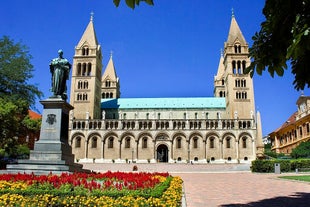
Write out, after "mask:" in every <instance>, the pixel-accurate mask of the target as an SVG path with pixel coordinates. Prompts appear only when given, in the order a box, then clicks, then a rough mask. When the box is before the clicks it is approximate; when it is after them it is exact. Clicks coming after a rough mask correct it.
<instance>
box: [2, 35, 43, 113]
mask: <svg viewBox="0 0 310 207" xmlns="http://www.w3.org/2000/svg"><path fill="white" fill-rule="evenodd" d="M31 58H32V57H31V55H30V54H29V52H28V48H27V47H26V46H25V45H23V44H21V43H16V44H15V43H14V42H13V40H10V39H9V37H7V36H3V38H1V39H0V98H5V99H7V100H8V101H12V102H13V103H15V102H18V100H24V101H26V103H27V104H28V106H27V107H30V106H34V104H35V100H36V98H40V97H41V96H42V92H41V91H40V90H39V89H38V87H37V86H36V85H33V84H29V83H28V81H29V79H31V78H32V77H33V71H34V70H33V66H32V65H31V63H30V59H31Z"/></svg>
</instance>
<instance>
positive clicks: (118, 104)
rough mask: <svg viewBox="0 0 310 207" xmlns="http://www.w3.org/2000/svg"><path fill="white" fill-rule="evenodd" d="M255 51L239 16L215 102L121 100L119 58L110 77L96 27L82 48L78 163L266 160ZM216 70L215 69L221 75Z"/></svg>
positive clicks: (74, 121)
mask: <svg viewBox="0 0 310 207" xmlns="http://www.w3.org/2000/svg"><path fill="white" fill-rule="evenodd" d="M249 64H250V59H249V57H248V44H247V42H246V40H245V38H244V36H243V35H242V32H241V30H240V28H239V26H238V24H237V21H236V19H235V17H234V16H232V19H231V24H230V29H229V33H228V38H227V41H226V42H225V43H224V51H223V53H222V54H221V56H220V60H219V66H218V69H217V75H216V76H215V77H214V97H182V98H181V97H180V98H121V95H120V94H121V93H120V79H119V77H118V76H117V73H116V69H115V67H114V62H113V58H112V56H111V57H110V59H109V61H108V63H107V66H106V67H105V69H104V71H103V72H102V69H103V63H102V53H101V46H100V45H99V44H98V40H97V37H96V33H95V29H94V24H93V19H92V18H91V19H90V22H89V24H88V26H87V28H86V29H85V31H84V34H83V35H82V37H81V39H80V41H79V43H78V44H77V46H76V47H75V55H74V57H73V67H72V78H71V81H72V82H71V96H70V104H71V105H72V106H74V110H73V111H72V113H71V118H70V123H69V143H70V144H71V146H72V149H73V153H74V155H75V159H76V161H80V162H96V163H111V162H115V163H124V162H137V163H155V162H169V163H182V162H183V163H185V162H193V163H208V162H210V163H243V162H250V161H251V160H254V159H256V158H257V156H260V155H262V153H263V151H262V150H263V145H262V129H261V121H260V114H259V112H257V113H256V111H255V102H254V89H253V80H252V78H251V77H250V76H249V75H248V74H244V73H243V70H244V69H245V68H246V67H247V66H248V65H249ZM215 70H216V68H215V69H214V71H215Z"/></svg>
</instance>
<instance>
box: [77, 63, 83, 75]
mask: <svg viewBox="0 0 310 207" xmlns="http://www.w3.org/2000/svg"><path fill="white" fill-rule="evenodd" d="M81 68H82V65H81V63H78V64H77V71H76V72H77V73H76V75H77V76H80V75H81V74H82V71H81Z"/></svg>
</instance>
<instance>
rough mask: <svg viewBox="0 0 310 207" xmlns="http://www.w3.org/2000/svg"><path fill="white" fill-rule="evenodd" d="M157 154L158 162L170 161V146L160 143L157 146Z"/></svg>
mask: <svg viewBox="0 0 310 207" xmlns="http://www.w3.org/2000/svg"><path fill="white" fill-rule="evenodd" d="M156 154H157V161H158V162H168V147H167V146H166V145H164V144H161V145H159V146H158V147H157V150H156Z"/></svg>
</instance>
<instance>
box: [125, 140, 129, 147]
mask: <svg viewBox="0 0 310 207" xmlns="http://www.w3.org/2000/svg"><path fill="white" fill-rule="evenodd" d="M125 148H130V137H127V138H126V139H125Z"/></svg>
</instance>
